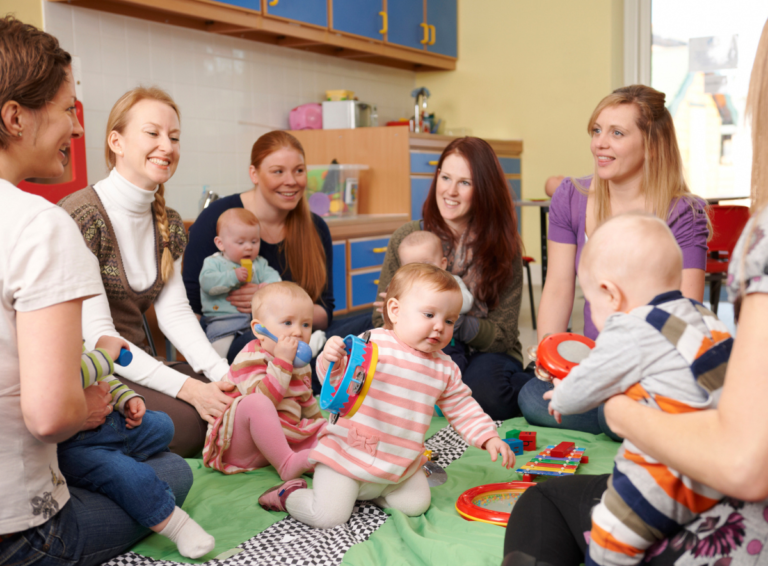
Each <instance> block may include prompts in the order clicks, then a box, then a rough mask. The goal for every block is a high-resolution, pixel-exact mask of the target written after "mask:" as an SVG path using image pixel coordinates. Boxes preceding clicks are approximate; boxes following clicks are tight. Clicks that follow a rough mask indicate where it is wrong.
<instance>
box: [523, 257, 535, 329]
mask: <svg viewBox="0 0 768 566" xmlns="http://www.w3.org/2000/svg"><path fill="white" fill-rule="evenodd" d="M525 272H526V274H527V275H528V298H529V299H530V301H531V322H532V323H533V329H534V330H536V307H535V305H534V303H533V282H532V281H531V264H530V263H528V262H527V261H526V262H525Z"/></svg>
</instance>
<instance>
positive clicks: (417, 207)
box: [411, 177, 432, 220]
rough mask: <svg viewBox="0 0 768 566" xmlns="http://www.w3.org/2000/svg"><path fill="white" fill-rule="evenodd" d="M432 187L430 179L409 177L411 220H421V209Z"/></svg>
mask: <svg viewBox="0 0 768 566" xmlns="http://www.w3.org/2000/svg"><path fill="white" fill-rule="evenodd" d="M431 186H432V177H411V220H421V209H422V208H423V207H424V202H425V201H426V200H427V195H428V194H429V187H431Z"/></svg>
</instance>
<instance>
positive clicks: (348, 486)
mask: <svg viewBox="0 0 768 566" xmlns="http://www.w3.org/2000/svg"><path fill="white" fill-rule="evenodd" d="M461 304H462V297H461V292H460V290H459V286H458V284H457V283H456V281H455V280H454V278H453V276H452V275H451V274H450V273H448V272H447V271H444V270H442V269H440V268H438V267H435V266H432V265H428V264H423V263H413V264H409V265H405V266H403V267H401V268H400V269H399V270H398V271H397V273H395V276H394V277H393V278H392V282H391V283H390V285H389V289H388V290H387V297H386V301H385V309H384V322H385V327H384V328H383V329H376V330H373V331H372V332H371V341H372V342H374V343H376V345H377V346H378V362H377V364H376V374H375V378H374V379H373V382H372V383H371V386H370V389H369V390H368V394H367V395H366V397H365V399H364V400H363V403H362V405H361V406H360V408H359V409H358V411H357V413H355V415H354V416H353V417H351V418H340V419H338V421H337V422H336V423H335V424H330V425H328V427H327V428H326V430H325V433H324V435H323V436H322V437H321V438H320V442H319V444H318V445H317V446H316V447H315V448H314V449H313V450H312V451H311V453H310V455H309V460H310V462H312V463H315V464H316V466H315V476H314V480H313V489H306V487H307V483H306V482H305V481H304V480H302V479H295V480H291V481H287V482H285V483H284V484H281V485H279V486H276V487H274V488H271V489H270V490H268V491H267V492H265V493H264V494H263V495H262V496H261V497H260V498H259V503H260V504H261V505H262V507H264V508H266V509H270V510H275V511H288V513H290V514H291V515H292V516H293V517H295V518H296V519H298V520H300V521H302V522H304V523H306V524H308V525H310V526H313V527H317V528H333V527H335V526H337V525H340V524H342V523H345V522H346V521H348V520H349V518H350V516H351V515H352V510H353V508H354V505H355V501H356V500H358V499H359V500H371V501H373V502H374V503H375V504H377V505H379V506H380V507H390V508H392V509H397V510H398V511H402V512H403V513H405V514H406V515H409V516H416V515H421V514H423V513H424V512H426V510H427V509H428V508H429V505H430V503H431V493H430V490H429V485H428V484H427V478H426V476H425V475H424V474H423V473H422V472H421V471H420V468H421V466H422V464H423V453H424V437H425V435H426V433H427V430H428V429H429V425H430V422H431V420H432V414H433V407H434V405H435V403H437V405H438V406H439V407H440V408H441V410H442V411H443V413H444V414H445V416H446V417H447V418H448V421H449V422H450V423H451V424H452V425H453V426H454V428H455V429H456V430H457V431H458V432H459V434H461V436H462V437H463V438H464V439H465V440H466V441H467V442H468V443H469V444H471V445H472V446H475V447H477V448H481V449H485V450H487V451H488V452H489V453H490V455H491V460H492V461H494V462H495V461H496V460H497V459H498V455H499V454H501V456H502V464H503V465H504V466H505V467H506V468H510V467H512V466H513V465H514V463H515V456H514V454H513V453H512V452H511V450H510V449H509V447H508V446H507V445H506V444H505V443H504V442H502V441H501V439H500V438H499V435H498V433H497V432H496V427H495V425H494V424H493V421H492V420H491V418H490V417H489V416H488V415H486V414H485V413H484V412H483V410H482V408H481V407H480V405H478V403H477V402H476V401H475V400H474V399H473V398H472V392H471V391H470V390H469V388H468V387H467V386H466V385H465V384H464V383H463V382H462V380H461V372H460V371H459V368H458V367H457V366H456V364H455V363H454V362H453V361H452V360H451V359H450V358H449V357H448V356H446V355H445V354H443V353H442V351H441V350H442V349H443V348H444V347H445V346H446V345H447V344H448V343H449V342H450V340H451V337H452V336H453V325H454V322H455V321H456V319H457V318H458V316H459V311H460V310H461ZM346 358H347V356H346V351H345V349H344V346H343V341H342V339H341V338H339V337H333V338H330V339H329V340H328V342H327V343H326V345H325V348H324V350H323V353H322V355H321V356H319V357H318V359H317V374H318V377H319V378H320V380H321V381H324V380H325V379H326V378H328V376H327V375H326V374H327V370H328V365H329V362H334V364H335V367H334V371H333V372H332V375H331V376H330V379H332V380H334V381H335V380H337V379H340V378H341V376H342V375H343V372H344V370H345V368H346V362H347V359H346Z"/></svg>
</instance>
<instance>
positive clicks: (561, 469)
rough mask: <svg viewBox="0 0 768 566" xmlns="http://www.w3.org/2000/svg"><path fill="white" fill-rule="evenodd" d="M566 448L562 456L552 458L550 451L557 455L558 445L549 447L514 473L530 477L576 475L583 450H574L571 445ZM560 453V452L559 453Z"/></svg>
mask: <svg viewBox="0 0 768 566" xmlns="http://www.w3.org/2000/svg"><path fill="white" fill-rule="evenodd" d="M569 444H571V446H570V447H568V448H567V449H566V451H565V453H564V455H563V456H553V455H552V454H551V452H552V451H555V453H556V454H557V453H558V450H557V449H558V448H560V449H561V451H562V448H561V447H560V445H558V446H555V445H549V446H547V447H546V448H545V449H544V450H542V451H541V452H539V453H538V454H537V455H536V456H534V457H533V459H532V460H531V461H530V462H528V463H527V464H525V465H524V466H522V467H521V468H518V469H517V470H516V471H517V472H518V473H521V474H528V475H531V476H570V475H573V474H575V473H576V469H577V468H578V467H579V464H580V463H581V458H582V456H583V455H584V450H585V449H584V448H576V447H574V446H573V443H569ZM560 453H562V452H560Z"/></svg>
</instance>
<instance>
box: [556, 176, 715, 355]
mask: <svg viewBox="0 0 768 566" xmlns="http://www.w3.org/2000/svg"><path fill="white" fill-rule="evenodd" d="M578 181H579V183H580V184H581V185H582V186H584V187H589V185H590V183H591V182H592V178H591V177H586V178H583V179H578ZM705 207H706V203H705V202H704V201H703V200H701V199H700V198H698V197H694V200H693V207H691V205H690V201H689V200H686V199H678V200H677V202H673V203H672V214H671V216H670V217H669V220H668V221H667V224H668V225H669V228H670V230H672V234H673V235H674V236H675V239H676V240H677V243H678V245H679V246H680V249H682V250H683V269H704V268H705V267H706V265H707V236H708V235H709V231H708V230H707V214H706V210H705ZM586 218H587V195H585V194H584V193H582V192H581V191H579V190H578V189H577V188H576V187H575V185H574V184H573V181H572V180H571V179H570V178H568V177H567V178H565V179H563V182H562V183H560V186H558V187H557V190H556V191H555V194H554V195H553V196H552V203H551V204H550V206H549V235H548V239H549V240H551V241H553V242H558V243H560V244H575V245H576V264H575V265H574V266H573V270H574V273H575V272H576V270H577V269H578V266H579V259H580V258H581V250H582V249H583V248H584V244H585V243H586V240H587V236H586ZM584 335H585V336H586V337H588V338H591V339H592V340H594V339H595V338H597V335H598V332H597V328H595V325H594V323H593V322H592V311H591V309H590V307H589V303H588V302H586V301H585V302H584Z"/></svg>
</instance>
